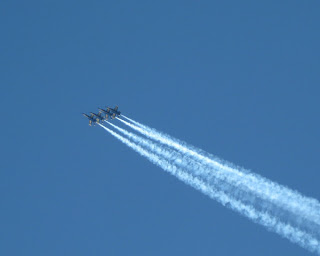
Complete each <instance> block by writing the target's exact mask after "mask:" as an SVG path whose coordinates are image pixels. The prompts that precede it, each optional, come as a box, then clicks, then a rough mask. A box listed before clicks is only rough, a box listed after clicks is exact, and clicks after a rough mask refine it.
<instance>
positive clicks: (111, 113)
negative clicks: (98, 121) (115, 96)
mask: <svg viewBox="0 0 320 256" xmlns="http://www.w3.org/2000/svg"><path fill="white" fill-rule="evenodd" d="M99 110H100V111H99V113H100V112H101V113H104V114H105V116H106V119H108V117H109V116H110V118H111V119H115V118H116V117H118V116H120V115H121V112H120V111H119V110H118V106H115V108H109V107H108V108H107V109H102V108H99Z"/></svg>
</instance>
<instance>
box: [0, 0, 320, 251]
mask: <svg viewBox="0 0 320 256" xmlns="http://www.w3.org/2000/svg"><path fill="white" fill-rule="evenodd" d="M319 7H320V3H319V1H281V2H279V1H265V2H264V3H261V2H257V1H225V2H218V1H199V2H195V1H161V2H159V3H155V2H153V1H104V2H101V1H90V2H89V1H26V2H23V1H6V2H2V3H1V4H0V29H1V43H0V45H1V57H0V67H1V69H0V70H1V75H0V84H1V102H0V105H1V108H0V111H1V114H2V125H1V128H0V131H1V133H0V134H1V141H2V143H1V148H0V150H1V156H2V157H1V162H0V166H1V172H0V180H1V181H0V193H1V196H0V205H1V207H0V217H1V218H0V219H1V221H0V225H1V229H0V254H1V255H33V256H36V255H49V256H50V255H177V254H178V255H234V254H240V255H271V254H272V255H306V254H308V252H307V251H305V250H303V249H301V248H299V247H298V246H296V245H293V244H291V243H290V242H288V241H287V240H285V239H282V238H280V237H279V236H278V235H276V234H273V233H270V232H268V231H266V230H265V229H264V228H263V227H261V226H258V225H255V224H253V223H251V222H250V221H249V220H247V219H245V218H243V217H241V216H239V215H238V214H237V213H234V212H232V211H230V210H228V209H226V208H224V207H222V206H221V205H219V204H218V203H216V202H215V201H212V200H210V199H209V198H208V197H206V196H204V195H202V194H201V193H199V192H198V191H195V190H193V189H192V188H190V187H188V186H186V185H185V184H183V183H181V182H179V181H178V180H176V179H175V178H174V177H172V176H170V175H168V174H167V173H165V172H163V171H162V170H161V169H160V168H158V167H156V166H154V165H152V164H151V163H149V162H148V161H147V160H145V159H143V158H141V157H140V156H139V155H138V154H137V153H135V152H133V151H132V150H130V149H129V148H127V147H126V146H124V145H123V144H121V143H120V142H119V141H117V140H116V139H114V138H113V137H111V136H110V135H109V134H108V133H106V132H105V131H104V130H103V129H101V128H100V127H93V128H92V127H89V126H88V125H87V121H86V120H85V119H84V118H83V116H82V115H81V113H82V112H89V111H95V110H96V108H97V107H98V106H100V107H101V106H105V105H112V106H113V105H116V104H117V105H119V107H120V110H121V111H122V113H124V114H125V115H127V116H129V117H131V118H133V119H135V120H137V121H139V122H142V123H144V124H147V125H150V126H152V127H155V128H157V129H158V130H161V131H164V132H167V133H169V134H170V135H172V136H175V137H177V138H179V139H182V140H185V141H187V142H188V143H190V144H193V145H195V146H198V147H200V148H202V149H204V150H206V151H208V152H210V153H212V154H214V155H217V156H219V157H221V158H223V159H226V160H228V161H230V162H233V163H235V164H237V165H240V166H243V167H245V168H248V169H251V170H252V171H254V172H256V173H259V174H261V175H263V176H265V177H267V178H269V179H272V180H274V181H277V182H279V183H280V184H283V185H286V186H288V187H290V188H293V189H296V190H298V191H300V192H301V193H303V194H305V195H308V196H311V197H314V198H317V199H320V190H319V184H318V183H319V182H318V181H319V178H320V174H319V165H318V159H319V153H320V150H319V147H318V142H319V139H320V136H319V130H320V129H319V128H320V118H319V93H320V89H319V84H320V78H319V67H320V50H319V45H320V34H319V25H320V17H319ZM118 124H119V122H118ZM119 125H120V124H119Z"/></svg>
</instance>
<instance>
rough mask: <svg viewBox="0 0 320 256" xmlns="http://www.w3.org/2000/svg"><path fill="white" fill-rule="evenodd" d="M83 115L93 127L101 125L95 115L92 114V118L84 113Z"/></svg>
mask: <svg viewBox="0 0 320 256" xmlns="http://www.w3.org/2000/svg"><path fill="white" fill-rule="evenodd" d="M82 115H84V116H85V117H86V118H88V119H89V125H90V126H92V124H93V125H95V124H96V123H99V119H97V118H95V117H94V115H93V114H92V113H91V115H90V116H88V115H87V114H85V113H82Z"/></svg>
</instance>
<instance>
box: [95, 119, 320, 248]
mask: <svg viewBox="0 0 320 256" xmlns="http://www.w3.org/2000/svg"><path fill="white" fill-rule="evenodd" d="M99 125H100V126H101V127H103V128H104V129H105V130H106V131H108V132H109V133H111V134H112V135H113V136H114V137H116V138H117V139H119V140H120V141H121V142H122V143H124V144H126V145H127V146H129V147H130V148H132V149H133V150H135V151H136V152H138V153H139V154H140V155H142V156H144V157H146V158H147V159H148V160H149V161H151V162H152V163H154V164H156V165H158V166H159V167H161V168H162V169H164V170H165V171H168V172H169V173H171V174H172V175H174V176H176V177H177V178H179V179H180V180H182V181H184V182H185V183H186V184H188V185H190V186H192V187H194V188H196V189H197V190H200V191H201V192H203V193H204V194H206V195H208V196H209V197H210V198H212V199H215V200H217V201H218V202H220V203H221V204H223V205H224V206H227V207H229V208H231V209H233V210H234V211H237V212H239V213H240V214H242V215H244V216H246V217H247V218H249V219H251V220H252V221H254V222H255V223H259V224H261V225H263V226H265V227H267V228H268V229H269V230H271V231H273V232H276V233H278V234H280V235H281V236H282V237H285V238H287V239H289V240H290V241H292V242H294V243H297V244H299V245H300V246H302V247H304V248H306V249H308V250H310V251H314V252H317V253H318V254H320V248H319V241H318V240H317V239H316V238H315V237H313V236H312V235H311V234H308V233H306V232H304V231H302V230H299V229H298V228H295V227H293V226H291V225H289V224H286V223H283V222H280V221H279V220H278V219H277V218H275V217H272V216H270V215H269V214H267V213H264V212H260V211H258V210H256V209H255V208H253V207H252V206H250V205H246V204H243V203H241V202H240V201H238V200H236V199H234V198H232V197H230V196H229V195H228V194H226V193H224V192H222V191H218V190H216V189H215V188H214V187H212V186H210V185H208V184H206V183H205V182H203V181H202V180H201V179H198V178H197V177H193V176H192V175H190V174H188V173H187V172H184V171H183V170H182V169H180V168H178V167H177V166H176V165H173V164H172V163H170V161H168V160H166V159H163V158H160V157H159V156H157V155H155V154H153V153H150V152H148V151H147V150H145V149H143V147H141V146H139V145H137V144H134V143H133V142H131V141H129V140H128V139H126V138H124V137H123V136H121V135H119V134H117V133H115V132H114V131H112V130H110V129H108V128H107V127H105V126H103V125H101V124H99ZM120 129H121V128H120ZM128 135H130V133H128ZM135 136H136V135H135ZM137 137H138V136H137ZM136 139H138V138H136Z"/></svg>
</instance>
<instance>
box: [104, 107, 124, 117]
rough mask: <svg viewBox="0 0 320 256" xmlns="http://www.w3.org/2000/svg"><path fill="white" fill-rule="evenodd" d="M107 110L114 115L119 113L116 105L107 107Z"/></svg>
mask: <svg viewBox="0 0 320 256" xmlns="http://www.w3.org/2000/svg"><path fill="white" fill-rule="evenodd" d="M107 111H108V112H110V113H111V114H116V116H120V115H121V112H120V111H119V110H118V106H115V108H107Z"/></svg>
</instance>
